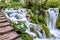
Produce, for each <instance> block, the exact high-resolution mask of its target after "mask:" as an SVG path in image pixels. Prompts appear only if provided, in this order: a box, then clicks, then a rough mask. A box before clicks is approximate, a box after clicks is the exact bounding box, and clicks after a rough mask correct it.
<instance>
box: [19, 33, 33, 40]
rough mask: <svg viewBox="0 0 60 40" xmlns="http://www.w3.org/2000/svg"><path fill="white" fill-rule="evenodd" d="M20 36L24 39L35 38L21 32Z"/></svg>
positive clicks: (31, 39)
mask: <svg viewBox="0 0 60 40" xmlns="http://www.w3.org/2000/svg"><path fill="white" fill-rule="evenodd" d="M20 37H21V38H22V40H33V38H32V37H31V36H30V35H29V34H27V33H21V34H20Z"/></svg>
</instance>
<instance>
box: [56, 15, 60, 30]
mask: <svg viewBox="0 0 60 40" xmlns="http://www.w3.org/2000/svg"><path fill="white" fill-rule="evenodd" d="M56 26H57V28H58V29H60V14H59V15H58V18H57V23H56Z"/></svg>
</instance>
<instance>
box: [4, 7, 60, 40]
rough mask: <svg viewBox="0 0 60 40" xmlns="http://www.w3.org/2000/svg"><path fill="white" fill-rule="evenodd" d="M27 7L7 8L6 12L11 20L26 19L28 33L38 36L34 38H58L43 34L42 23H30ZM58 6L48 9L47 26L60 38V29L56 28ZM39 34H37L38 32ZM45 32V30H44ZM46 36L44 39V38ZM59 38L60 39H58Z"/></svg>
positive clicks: (39, 39) (38, 39) (36, 39)
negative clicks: (32, 30) (47, 36)
mask: <svg viewBox="0 0 60 40" xmlns="http://www.w3.org/2000/svg"><path fill="white" fill-rule="evenodd" d="M26 13H27V12H26V9H24V8H19V9H18V10H14V9H13V8H10V9H6V10H5V12H4V14H5V15H6V17H7V18H8V19H9V20H12V21H14V22H15V23H18V21H24V22H25V24H26V26H27V28H28V29H27V30H26V31H25V32H26V33H28V34H30V35H31V36H32V37H36V38H34V39H33V40H56V39H45V35H44V34H42V33H41V32H40V31H41V30H42V28H41V27H39V26H40V25H37V24H33V23H30V22H29V20H28V19H27V17H26ZM58 13H59V12H58V8H50V9H48V10H47V19H46V20H47V26H48V28H49V29H50V32H51V34H52V35H53V36H55V37H58V38H60V36H59V35H60V34H59V32H60V31H59V30H56V19H57V17H58ZM31 27H33V28H34V32H31V31H30V30H31V29H30V28H31ZM36 33H37V34H38V36H39V37H38V36H37V34H36ZM43 33H44V32H43ZM57 34H58V35H57ZM43 38H44V39H43ZM58 40H59V39H58Z"/></svg>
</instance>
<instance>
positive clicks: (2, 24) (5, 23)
mask: <svg viewBox="0 0 60 40" xmlns="http://www.w3.org/2000/svg"><path fill="white" fill-rule="evenodd" d="M7 25H10V23H9V22H3V23H0V27H5V26H7Z"/></svg>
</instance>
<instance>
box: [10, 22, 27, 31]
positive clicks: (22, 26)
mask: <svg viewBox="0 0 60 40" xmlns="http://www.w3.org/2000/svg"><path fill="white" fill-rule="evenodd" d="M10 23H11V25H12V26H13V27H14V28H15V30H16V31H19V32H25V31H26V29H27V26H26V25H25V23H24V22H23V21H21V22H20V21H19V22H18V23H15V22H12V21H10Z"/></svg>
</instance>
